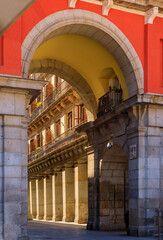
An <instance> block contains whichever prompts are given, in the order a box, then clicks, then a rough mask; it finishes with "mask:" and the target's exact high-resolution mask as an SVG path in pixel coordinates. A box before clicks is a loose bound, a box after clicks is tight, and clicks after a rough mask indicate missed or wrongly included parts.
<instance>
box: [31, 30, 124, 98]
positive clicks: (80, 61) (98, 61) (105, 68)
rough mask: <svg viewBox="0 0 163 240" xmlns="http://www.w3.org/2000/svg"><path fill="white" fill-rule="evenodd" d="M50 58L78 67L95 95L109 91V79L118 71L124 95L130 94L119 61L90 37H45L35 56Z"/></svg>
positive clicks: (69, 35) (98, 95)
mask: <svg viewBox="0 0 163 240" xmlns="http://www.w3.org/2000/svg"><path fill="white" fill-rule="evenodd" d="M47 58H50V59H57V60H59V61H62V62H64V63H66V64H68V65H69V66H71V67H72V68H74V69H75V70H76V71H78V72H79V73H80V74H81V75H82V76H83V78H85V79H86V80H87V82H88V84H89V86H90V87H91V89H92V91H93V92H94V94H95V97H96V99H98V98H99V97H101V96H102V95H104V94H105V93H106V92H107V91H108V79H109V78H112V77H113V74H116V75H117V77H118V79H119V81H120V84H121V87H122V90H123V99H124V100H125V99H127V98H128V92H127V85H126V82H125V79H124V77H123V74H122V72H121V70H120V68H119V66H118V64H117V63H116V61H115V60H114V58H113V57H112V56H111V54H110V53H109V52H108V51H107V50H106V49H105V48H104V47H103V46H101V45H100V44H99V43H98V42H96V41H94V40H92V39H90V38H88V37H85V36H82V35H78V34H63V35H59V36H56V37H54V38H52V39H50V40H48V41H46V42H45V43H43V44H42V45H41V46H40V47H39V48H38V49H37V50H36V52H35V53H34V55H33V58H32V59H33V60H35V59H47ZM104 73H105V74H104Z"/></svg>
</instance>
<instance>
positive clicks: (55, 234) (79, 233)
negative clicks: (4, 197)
mask: <svg viewBox="0 0 163 240" xmlns="http://www.w3.org/2000/svg"><path fill="white" fill-rule="evenodd" d="M28 235H29V237H30V240H136V239H139V240H154V239H153V238H136V237H128V236H126V235H125V233H123V232H119V233H108V232H98V231H88V230H86V229H85V226H79V225H74V224H64V223H54V222H43V221H31V222H29V223H28Z"/></svg>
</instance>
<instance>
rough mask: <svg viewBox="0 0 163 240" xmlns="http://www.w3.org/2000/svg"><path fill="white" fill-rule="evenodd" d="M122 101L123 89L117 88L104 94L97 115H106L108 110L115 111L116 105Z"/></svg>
mask: <svg viewBox="0 0 163 240" xmlns="http://www.w3.org/2000/svg"><path fill="white" fill-rule="evenodd" d="M121 102H122V90H119V89H116V90H115V91H113V90H112V91H109V92H107V93H106V94H105V95H104V96H102V97H101V98H99V105H98V113H97V117H100V116H102V115H104V114H105V113H107V112H111V111H113V109H114V107H115V106H116V105H118V104H120V103H121Z"/></svg>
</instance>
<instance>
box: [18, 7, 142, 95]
mask: <svg viewBox="0 0 163 240" xmlns="http://www.w3.org/2000/svg"><path fill="white" fill-rule="evenodd" d="M67 33H68V34H70V33H71V34H80V35H84V36H86V37H88V38H89V39H92V40H95V41H96V42H98V43H99V44H100V45H101V46H103V47H104V48H105V49H106V50H107V51H108V52H109V53H111V55H112V56H113V58H114V59H115V61H116V62H117V64H118V66H119V68H120V69H121V71H122V74H123V76H124V79H125V82H126V85H127V90H128V96H129V97H132V96H133V95H135V94H137V93H143V92H144V81H143V79H144V76H143V67H142V64H141V62H140V59H139V57H138V55H137V53H136V51H135V50H134V48H133V46H132V45H131V43H130V42H129V40H128V39H127V38H126V37H125V35H124V34H123V33H122V32H121V31H120V30H119V29H118V28H117V27H116V26H115V25H114V24H113V23H111V22H110V21H109V20H107V19H105V18H103V17H101V16H99V15H98V14H95V13H92V12H91V13H90V12H89V11H84V10H73V11H72V10H65V11H62V12H57V13H54V14H52V15H50V16H48V17H46V18H45V19H44V20H42V21H41V22H39V23H38V24H37V25H36V26H35V27H34V28H33V29H32V30H31V32H30V33H29V34H28V36H27V37H26V39H25V40H24V42H23V44H22V76H23V77H26V76H28V73H29V68H30V62H31V59H32V57H33V55H34V53H35V51H36V49H38V47H39V46H41V45H42V44H43V43H46V41H48V40H51V39H52V38H54V37H56V36H59V35H62V34H67Z"/></svg>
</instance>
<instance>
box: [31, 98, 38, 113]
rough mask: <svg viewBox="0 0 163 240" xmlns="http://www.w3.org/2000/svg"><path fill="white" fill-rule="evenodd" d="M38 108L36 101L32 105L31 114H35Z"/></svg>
mask: <svg viewBox="0 0 163 240" xmlns="http://www.w3.org/2000/svg"><path fill="white" fill-rule="evenodd" d="M36 106H37V102H36V100H34V101H33V103H32V104H31V112H33V111H34V110H35V109H36Z"/></svg>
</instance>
